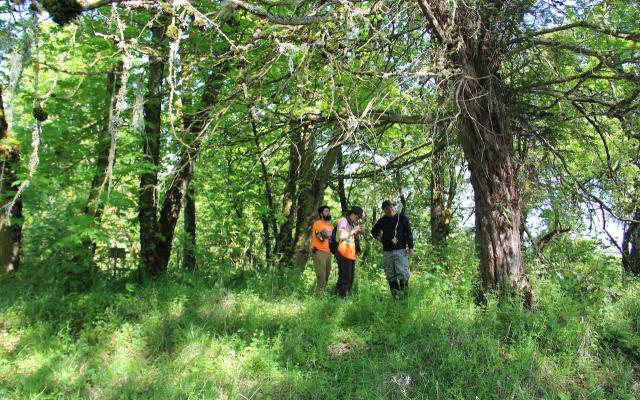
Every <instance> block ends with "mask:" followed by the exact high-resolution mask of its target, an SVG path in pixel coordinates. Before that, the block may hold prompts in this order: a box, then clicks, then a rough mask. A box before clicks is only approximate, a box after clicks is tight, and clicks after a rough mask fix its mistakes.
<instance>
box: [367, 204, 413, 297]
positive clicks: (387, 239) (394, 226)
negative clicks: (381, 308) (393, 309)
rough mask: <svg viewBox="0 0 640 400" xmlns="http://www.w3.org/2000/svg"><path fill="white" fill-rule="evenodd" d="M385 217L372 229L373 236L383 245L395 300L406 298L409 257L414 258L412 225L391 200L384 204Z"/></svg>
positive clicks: (385, 264)
mask: <svg viewBox="0 0 640 400" xmlns="http://www.w3.org/2000/svg"><path fill="white" fill-rule="evenodd" d="M382 209H383V210H384V215H383V216H382V217H381V218H380V219H379V220H378V221H377V222H376V224H375V225H374V226H373V228H372V229H371V235H372V236H373V237H374V238H375V239H376V240H378V241H380V242H381V243H382V255H383V262H384V273H385V275H386V277H387V281H389V288H390V289H391V294H392V295H393V297H394V298H398V297H406V296H407V294H408V290H409V259H408V258H409V257H413V235H412V233H411V224H410V223H409V219H407V217H406V216H405V215H404V214H398V211H397V210H396V205H395V203H393V202H392V201H391V200H385V201H383V202H382Z"/></svg>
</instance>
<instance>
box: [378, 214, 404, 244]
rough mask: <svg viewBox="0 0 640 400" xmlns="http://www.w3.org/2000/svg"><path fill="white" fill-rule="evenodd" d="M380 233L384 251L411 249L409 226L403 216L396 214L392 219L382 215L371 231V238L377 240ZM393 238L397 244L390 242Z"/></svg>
mask: <svg viewBox="0 0 640 400" xmlns="http://www.w3.org/2000/svg"><path fill="white" fill-rule="evenodd" d="M380 231H382V248H383V250H384V251H392V250H402V249H406V248H407V247H408V248H410V249H413V234H412V233H411V224H409V219H408V218H407V217H406V216H405V215H404V214H396V215H395V216H393V217H388V216H386V215H383V216H382V218H380V219H379V220H378V222H376V224H375V225H374V226H373V228H372V229H371V236H373V237H374V238H377V237H378V235H379V234H380ZM394 236H395V237H396V238H397V239H398V242H397V243H396V244H394V243H393V242H392V240H393V238H394Z"/></svg>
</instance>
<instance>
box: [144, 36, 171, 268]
mask: <svg viewBox="0 0 640 400" xmlns="http://www.w3.org/2000/svg"><path fill="white" fill-rule="evenodd" d="M151 32H152V35H153V37H152V43H154V44H155V45H156V48H157V47H160V45H161V43H162V42H163V41H164V39H165V28H164V27H162V26H159V25H154V26H153V27H152V28H151ZM151 57H152V58H151V61H150V63H149V67H148V74H149V78H148V81H147V94H146V96H145V102H144V120H145V127H144V137H143V139H142V154H143V155H144V161H145V163H146V165H145V167H144V172H143V173H142V174H141V175H140V192H139V195H138V207H139V210H138V221H139V223H140V259H141V262H142V269H143V271H144V272H145V273H146V274H148V275H151V276H156V275H159V274H161V273H162V272H164V268H162V265H161V263H160V259H159V257H158V252H159V250H160V249H158V240H157V239H158V238H157V235H158V233H159V232H158V222H157V213H158V210H157V201H158V200H157V197H156V189H157V186H158V169H159V166H160V136H161V122H162V119H161V117H162V99H163V88H162V83H163V78H164V68H165V60H164V59H163V58H162V55H160V56H151Z"/></svg>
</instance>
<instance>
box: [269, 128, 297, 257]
mask: <svg viewBox="0 0 640 400" xmlns="http://www.w3.org/2000/svg"><path fill="white" fill-rule="evenodd" d="M289 140H290V144H289V172H288V175H287V184H286V186H285V188H284V193H283V195H282V215H283V216H284V218H285V222H284V223H283V224H282V227H281V228H280V230H279V232H278V237H277V238H276V244H275V248H274V253H275V254H279V255H281V256H282V258H281V265H282V263H283V262H284V261H286V260H285V258H286V254H284V253H285V252H286V251H287V250H288V249H289V248H290V247H291V242H292V240H293V239H292V232H293V223H294V219H295V209H296V204H297V198H298V194H297V193H298V176H299V174H300V162H301V154H300V149H301V148H302V132H301V130H300V128H298V127H293V128H292V130H291V132H290V133H289Z"/></svg>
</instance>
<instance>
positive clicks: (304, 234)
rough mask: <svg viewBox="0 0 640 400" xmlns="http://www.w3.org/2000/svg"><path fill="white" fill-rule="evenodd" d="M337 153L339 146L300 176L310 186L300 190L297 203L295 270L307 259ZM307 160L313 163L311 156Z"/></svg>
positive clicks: (301, 266)
mask: <svg viewBox="0 0 640 400" xmlns="http://www.w3.org/2000/svg"><path fill="white" fill-rule="evenodd" d="M339 152H340V146H336V147H333V148H331V149H329V151H327V153H326V154H325V156H324V158H323V160H322V163H321V164H320V167H319V168H318V169H315V168H313V164H312V165H311V168H309V169H308V170H307V169H303V171H305V175H306V176H302V178H301V179H302V180H303V181H305V182H310V184H309V185H306V186H303V187H302V188H301V190H300V200H299V202H298V211H297V216H298V218H297V223H296V231H295V240H294V245H293V248H292V252H291V253H292V264H293V266H294V267H295V268H297V269H300V270H304V267H305V265H306V263H307V259H308V258H309V243H310V240H311V226H312V225H313V222H314V221H315V219H316V216H317V210H318V208H320V206H321V205H322V202H323V201H324V191H325V189H326V188H327V185H328V184H329V178H330V176H331V170H332V169H333V166H334V165H335V163H336V160H337V158H338V153H339ZM309 159H311V160H312V161H313V157H312V156H310V157H309ZM307 174H308V175H307Z"/></svg>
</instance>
